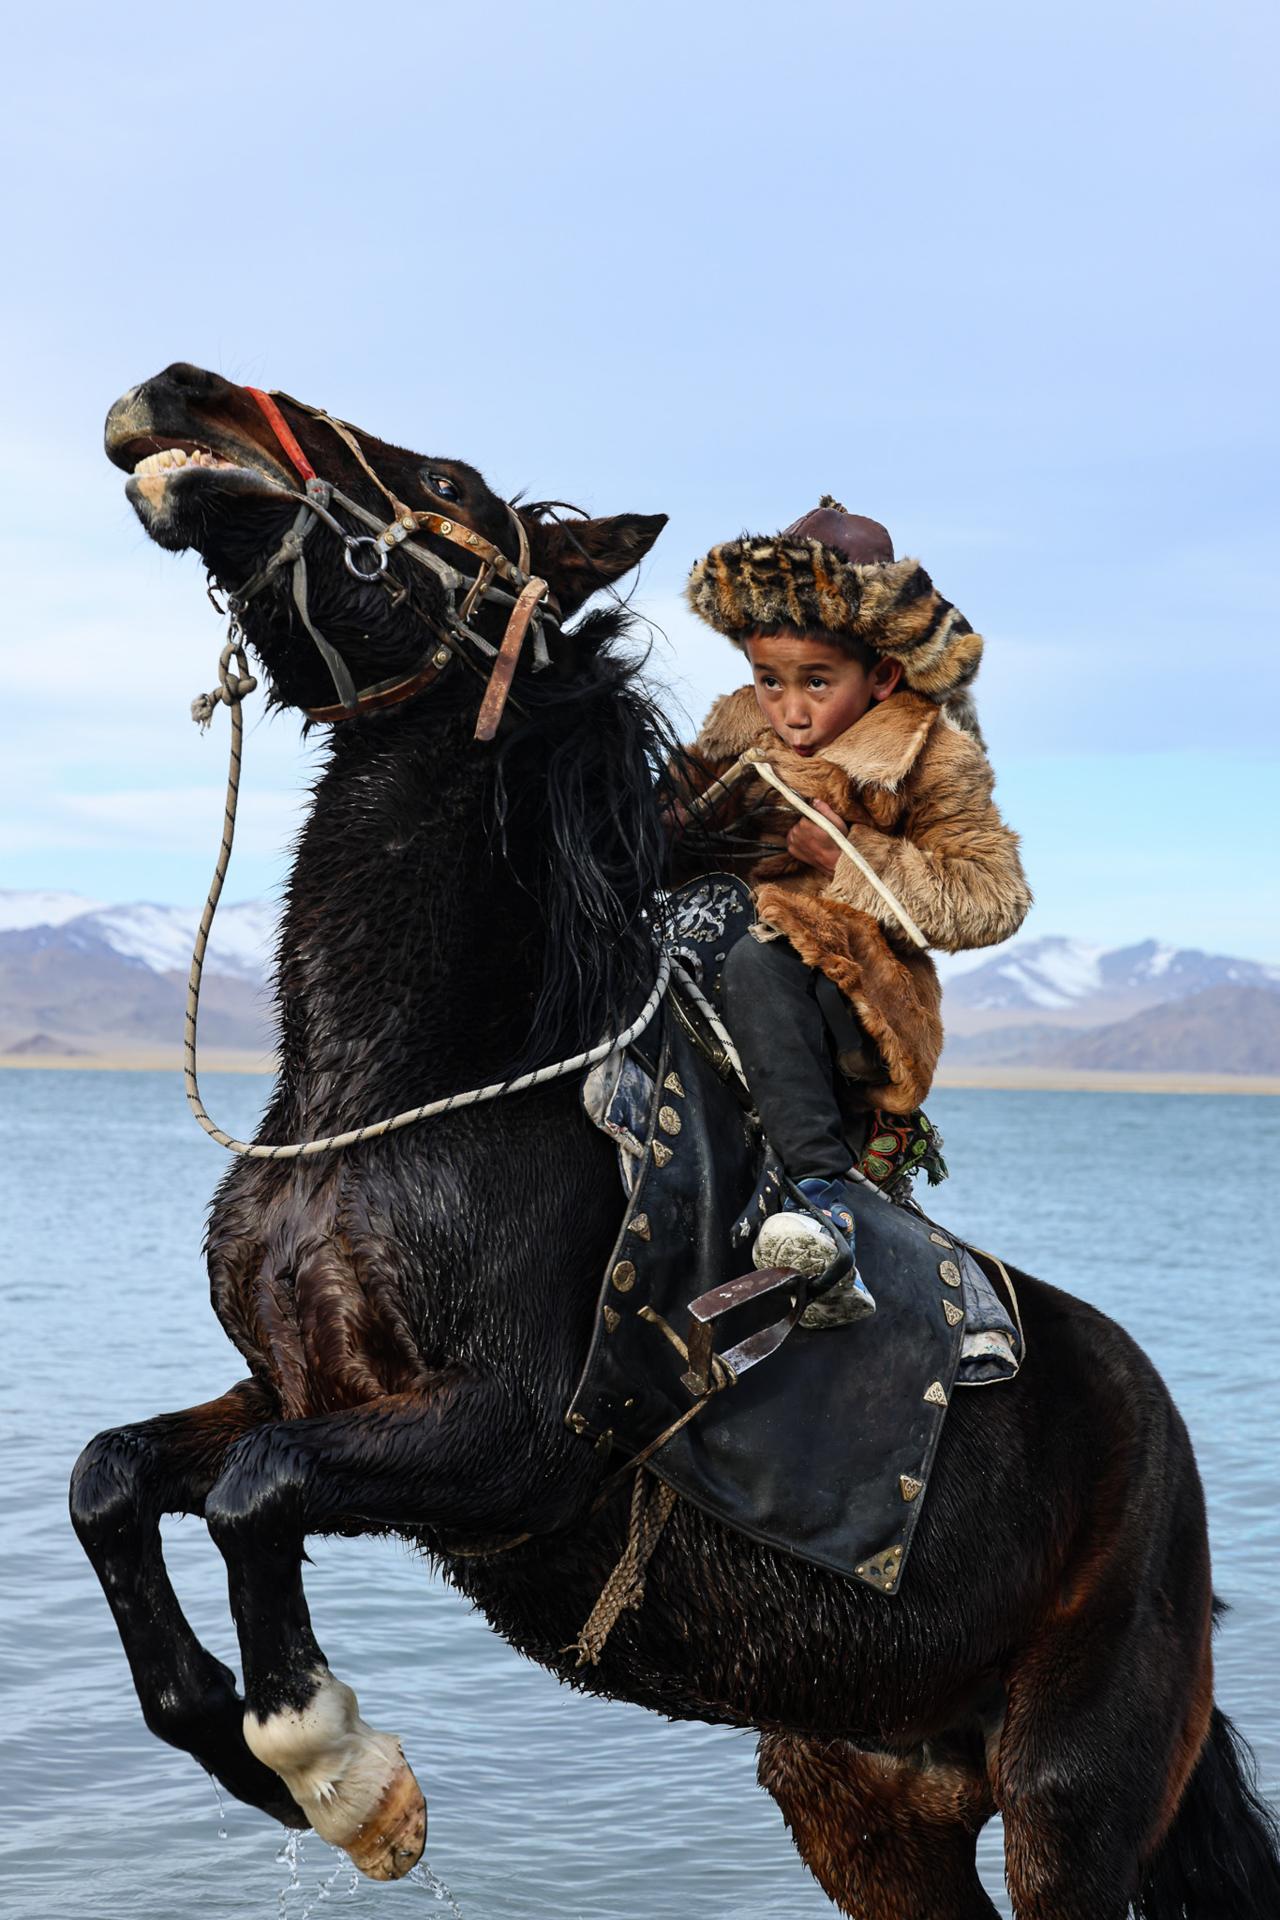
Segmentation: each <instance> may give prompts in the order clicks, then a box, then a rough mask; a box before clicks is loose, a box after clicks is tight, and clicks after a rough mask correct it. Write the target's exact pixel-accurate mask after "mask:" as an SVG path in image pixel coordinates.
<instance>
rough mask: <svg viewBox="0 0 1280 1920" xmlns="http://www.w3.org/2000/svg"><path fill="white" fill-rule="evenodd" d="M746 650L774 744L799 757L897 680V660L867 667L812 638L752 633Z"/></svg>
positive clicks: (835, 732) (842, 727) (846, 723)
mask: <svg viewBox="0 0 1280 1920" xmlns="http://www.w3.org/2000/svg"><path fill="white" fill-rule="evenodd" d="M746 647H747V658H748V660H750V662H751V672H752V675H753V677H754V680H755V691H756V700H757V701H758V702H759V706H760V711H761V713H762V714H763V715H764V717H765V719H766V720H767V721H768V722H769V725H770V726H771V727H772V728H773V731H774V732H775V733H776V734H777V736H778V738H779V739H780V740H785V741H786V743H787V745H788V746H789V747H791V748H793V749H794V750H795V752H796V753H800V754H805V755H808V754H811V753H817V752H818V751H819V749H820V748H822V747H825V746H828V745H829V744H830V743H831V741H832V740H834V739H836V738H837V736H838V735H840V734H842V733H843V732H844V731H845V730H846V728H848V727H851V726H852V725H853V723H854V721H855V720H861V718H862V716H863V714H864V713H866V712H867V710H868V709H869V708H870V707H873V706H874V705H875V703H876V702H877V700H886V699H888V697H889V695H890V694H891V693H892V692H893V690H894V688H895V687H896V686H897V684H898V681H899V680H900V679H901V677H902V666H901V663H900V662H899V661H897V660H877V661H876V663H875V665H874V666H873V667H870V668H867V667H864V666H863V665H862V663H861V661H858V660H854V659H853V658H852V657H851V656H850V655H849V654H847V653H843V652H842V651H841V649H840V648H839V647H836V646H833V645H832V644H831V642H830V641H829V640H826V639H823V638H821V637H817V636H815V635H813V634H806V633H753V634H752V635H751V638H750V639H749V640H748V641H747V643H746Z"/></svg>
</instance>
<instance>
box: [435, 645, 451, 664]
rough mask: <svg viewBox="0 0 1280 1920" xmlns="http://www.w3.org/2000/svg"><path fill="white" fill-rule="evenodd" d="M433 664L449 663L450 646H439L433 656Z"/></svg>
mask: <svg viewBox="0 0 1280 1920" xmlns="http://www.w3.org/2000/svg"><path fill="white" fill-rule="evenodd" d="M431 664H432V666H433V667H447V666H448V664H449V649H448V647H437V648H436V650H435V652H434V653H433V654H432V656H431Z"/></svg>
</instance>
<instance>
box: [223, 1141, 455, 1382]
mask: <svg viewBox="0 0 1280 1920" xmlns="http://www.w3.org/2000/svg"><path fill="white" fill-rule="evenodd" d="M209 1275H210V1282H211V1288H212V1297H213V1304H214V1309H215V1311H216V1313H217V1314H218V1317H219V1319H220V1320H221V1321H222V1323H223V1325H224V1327H225V1328H226V1330H227V1332H228V1333H229V1335H230V1336H231V1338H232V1340H234V1341H235V1343H236V1345H237V1346H238V1347H239V1348H240V1350H241V1352H242V1353H243V1354H244V1355H245V1358H246V1359H247V1360H248V1361H249V1363H250V1365H251V1366H252V1367H253V1369H254V1371H255V1373H256V1374H258V1375H259V1377H263V1376H265V1377H266V1378H268V1379H269V1380H270V1382H271V1384H272V1385H273V1387H274V1388H275V1390H276V1392H277V1393H278V1395H279V1398H280V1402H281V1408H282V1412H283V1413H284V1414H285V1416H286V1417H290V1418H302V1417H305V1416H307V1415H310V1414H316V1413H326V1412H333V1411H336V1410H338V1409H340V1408H343V1407H351V1406H359V1405H362V1404H364V1403H365V1402H367V1401H369V1400H371V1399H376V1398H378V1397H379V1396H381V1395H383V1394H387V1393H401V1392H405V1391H407V1390H409V1389H411V1388H413V1387H415V1386H417V1385H419V1384H421V1382H422V1380H423V1378H424V1374H425V1364H426V1363H425V1360H424V1356H423V1353H422V1350H421V1347H420V1344H419V1335H420V1329H419V1328H417V1327H415V1326H414V1325H413V1324H412V1323H411V1316H410V1311H409V1302H410V1300H411V1298H412V1296H413V1295H414V1293H415V1292H420V1291H421V1288H420V1286H419V1287H418V1288H416V1289H415V1288H413V1287H412V1286H411V1285H410V1281H411V1279H412V1278H413V1277H414V1276H413V1275H412V1274H411V1272H410V1269H409V1265H408V1262H407V1260H406V1255H405V1252H404V1250H403V1247H402V1246H401V1245H400V1244H398V1242H397V1241H396V1240H394V1239H393V1238H392V1236H391V1235H390V1233H389V1232H388V1231H387V1229H386V1227H385V1226H384V1225H383V1224H381V1223H380V1222H379V1219H378V1217H377V1212H376V1210H375V1208H374V1207H373V1206H372V1205H371V1204H370V1203H369V1200H368V1198H367V1197H366V1196H363V1195H362V1194H361V1193H360V1191H359V1189H358V1188H357V1189H355V1191H354V1192H353V1191H351V1190H350V1188H349V1184H348V1183H343V1182H341V1181H339V1180H337V1179H334V1178H332V1177H330V1178H328V1179H325V1180H322V1181H321V1182H319V1183H317V1182H314V1181H310V1180H303V1181H287V1182H280V1181H277V1182H275V1183H265V1182H264V1183H262V1184H257V1183H248V1185H247V1188H246V1190H245V1191H242V1192H240V1193H237V1194H236V1195H235V1196H234V1197H230V1196H228V1197H226V1198H225V1200H224V1203H223V1204H220V1205H219V1207H218V1208H217V1209H216V1210H215V1213H214V1217H213V1221H212V1223H211V1226H210V1235H209ZM417 1277H418V1278H419V1280H420V1277H421V1276H420V1275H419V1276H417Z"/></svg>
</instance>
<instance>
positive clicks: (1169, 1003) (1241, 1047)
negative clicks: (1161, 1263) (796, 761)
mask: <svg viewBox="0 0 1280 1920" xmlns="http://www.w3.org/2000/svg"><path fill="white" fill-rule="evenodd" d="M278 912H279V903H278V901H276V900H274V899H270V898H267V899H261V900H251V901H245V902H242V903H241V904H239V905H232V906H227V907H223V908H221V909H220V910H219V913H218V916H217V919H216V920H215V922H214V927H213V934H212V937H211V939H210V943H209V950H208V954H207V957H206V960H205V970H204V989H203V993H202V998H201V1039H202V1042H203V1043H204V1045H205V1046H206V1047H207V1048H209V1049H210V1051H211V1052H218V1051H235V1052H238V1053H252V1054H256V1055H261V1054H263V1053H266V1052H269V1050H270V1045H271V1040H270V1018H269V1013H270V1005H269V997H268V992H267V981H268V973H269V969H270V963H271V953H272V945H273V941H274V937H275V929H276V921H277V916H278ZM197 919H198V915H197V913H196V912H195V910H194V909H188V908H182V907H169V906H156V905H151V904H136V905H129V906H120V905H109V904H104V903H101V902H98V901H93V900H87V899H84V898H83V897H81V896H79V895H76V894H69V893H58V892H23V893H18V892H4V891H0V1055H7V1056H8V1057H10V1058H18V1059H29V1060H32V1061H35V1060H37V1059H39V1058H41V1057H42V1056H43V1057H48V1058H54V1057H58V1058H75V1057H77V1056H82V1057H84V1058H85V1059H86V1060H88V1059H90V1058H92V1057H93V1056H94V1055H113V1056H114V1055H119V1054H121V1053H126V1052H128V1053H134V1054H136V1053H139V1052H141V1053H144V1054H151V1053H153V1052H154V1053H161V1052H163V1053H166V1054H171V1053H172V1052H173V1050H174V1048H175V1047H176V1044H177V1041H178V1036H179V1035H180V1033H181V1030H182V1011H183V1006H184V1003H185V996H186V975H187V967H188V964H189V961H190V956H191V946H192V942H193V940H194V938H195V931H196V923H197ZM940 970H941V972H942V977H943V982H944V1016H945V1019H946V1026H947V1035H948V1043H947V1051H946V1055H945V1060H946V1063H947V1064H958V1065H962V1066H964V1067H966V1068H967V1067H971V1066H974V1065H978V1064H983V1065H1000V1066H1044V1067H1070V1068H1092V1069H1095V1070H1096V1069H1104V1070H1113V1071H1121V1070H1125V1071H1142V1072H1153V1071H1154V1072H1159V1071H1171V1072H1173V1071H1181V1072H1211V1073H1238V1074H1247V1073H1252V1074H1276V1073H1280V966H1271V965H1267V964H1265V963H1264V962H1261V961H1256V960H1243V959H1239V958H1235V957H1233V956H1231V955H1228V954H1215V953H1206V952H1202V951H1200V950H1199V949H1197V948H1178V947H1171V946H1168V945H1165V944H1162V943H1161V942H1159V941H1157V940H1144V941H1142V942H1140V943H1138V944H1137V945H1133V946H1126V947H1116V948H1104V947H1100V946H1097V945H1091V944H1089V943H1088V942H1085V941H1080V940H1071V939H1068V938H1065V937H1061V936H1056V935H1052V936H1042V937H1040V938H1032V939H1017V940H1013V941H1010V942H1009V943H1008V945H1006V946H1004V947H999V948H995V949H992V950H991V951H989V952H983V953H970V954H963V955H957V956H945V955H944V956H942V957H941V959H940Z"/></svg>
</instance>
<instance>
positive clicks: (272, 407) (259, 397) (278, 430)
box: [245, 387, 319, 480]
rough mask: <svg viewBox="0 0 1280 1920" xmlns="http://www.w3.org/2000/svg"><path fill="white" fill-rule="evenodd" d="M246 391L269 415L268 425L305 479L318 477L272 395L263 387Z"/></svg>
mask: <svg viewBox="0 0 1280 1920" xmlns="http://www.w3.org/2000/svg"><path fill="white" fill-rule="evenodd" d="M245 392H246V393H247V394H248V395H249V396H250V397H251V398H252V399H254V400H256V401H257V403H258V406H259V407H260V408H261V410H262V412H263V413H264V414H265V415H266V417H267V425H268V426H269V427H270V429H271V431H272V433H274V435H275V437H276V439H277V440H278V441H279V442H280V445H281V446H282V447H283V448H284V451H285V455H286V457H287V458H288V459H289V460H290V461H291V462H292V464H293V465H294V466H295V467H296V468H297V470H298V472H299V473H300V474H301V475H302V477H303V479H304V480H316V479H318V478H319V475H318V474H317V473H316V470H315V468H314V467H313V466H312V464H311V462H310V461H309V460H308V458H307V456H306V454H305V453H304V452H303V451H302V448H301V447H300V446H299V445H298V442H297V439H296V438H295V436H294V432H293V428H292V427H291V426H290V425H289V422H288V421H287V420H286V419H285V417H284V415H283V414H282V413H281V411H280V409H279V407H278V406H277V405H276V403H275V401H274V400H273V399H272V398H271V395H270V394H269V393H264V392H263V391H262V388H261V387H246V388H245Z"/></svg>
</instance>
